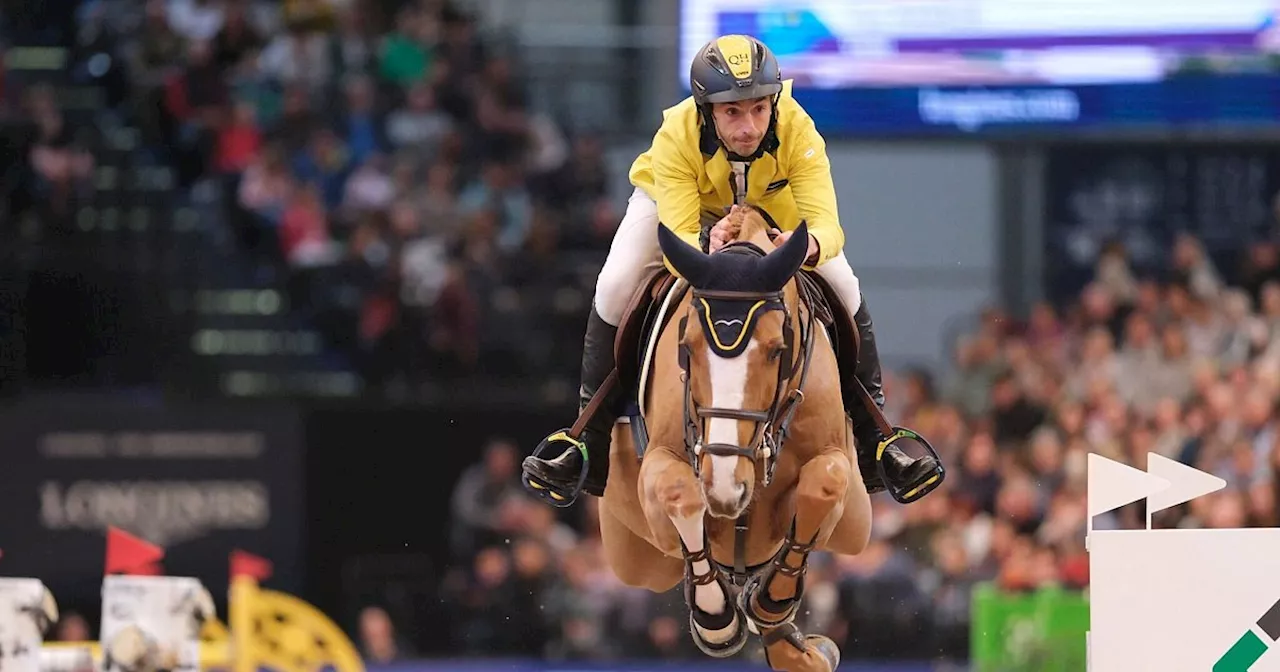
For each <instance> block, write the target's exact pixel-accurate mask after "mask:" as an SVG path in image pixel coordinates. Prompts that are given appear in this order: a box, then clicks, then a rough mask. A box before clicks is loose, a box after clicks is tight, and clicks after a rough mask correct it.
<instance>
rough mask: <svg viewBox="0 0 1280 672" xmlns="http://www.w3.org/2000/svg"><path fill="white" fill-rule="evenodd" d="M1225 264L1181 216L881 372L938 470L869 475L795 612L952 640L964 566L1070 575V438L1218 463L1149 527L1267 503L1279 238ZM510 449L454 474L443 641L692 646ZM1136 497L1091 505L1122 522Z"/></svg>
mask: <svg viewBox="0 0 1280 672" xmlns="http://www.w3.org/2000/svg"><path fill="white" fill-rule="evenodd" d="M1228 270H1230V271H1233V272H1232V273H1230V274H1224V273H1222V272H1220V270H1219V269H1218V268H1216V267H1215V265H1214V264H1213V263H1212V262H1211V260H1210V259H1209V257H1208V256H1207V255H1206V254H1205V253H1204V251H1203V250H1202V249H1201V247H1200V245H1199V244H1198V243H1197V241H1195V240H1194V239H1192V238H1190V237H1185V236H1184V237H1181V238H1179V239H1178V241H1177V242H1176V244H1175V245H1174V247H1173V250H1172V259H1171V260H1170V264H1169V270H1168V271H1167V272H1165V273H1162V274H1160V275H1159V276H1158V277H1147V276H1145V275H1141V274H1137V273H1135V272H1134V271H1132V270H1131V269H1130V267H1129V264H1128V263H1127V261H1126V259H1125V256H1124V251H1123V250H1122V249H1120V248H1118V247H1113V248H1111V249H1110V250H1109V251H1108V252H1107V253H1106V254H1104V255H1103V256H1102V258H1101V259H1100V261H1099V263H1098V266H1097V273H1096V277H1095V279H1094V281H1093V282H1092V283H1091V284H1089V286H1088V287H1086V288H1085V289H1084V291H1083V292H1082V293H1081V294H1080V297H1079V300H1078V302H1076V303H1074V304H1072V305H1069V306H1063V307H1059V308H1055V307H1053V306H1050V305H1048V304H1042V305H1038V306H1036V307H1035V309H1034V310H1033V311H1031V313H1030V315H1029V317H1028V318H1027V319H1025V320H1019V319H1014V318H1012V317H1010V316H1008V315H1005V314H1002V313H1001V312H1000V311H997V310H990V311H988V312H987V313H986V314H985V315H984V316H983V319H982V320H981V323H980V326H979V327H977V328H976V329H975V330H974V331H973V332H972V333H969V334H967V335H966V336H965V337H964V338H963V339H962V340H961V341H960V342H959V344H958V345H957V347H956V350H955V360H954V362H953V367H952V369H953V371H952V373H950V374H949V375H948V376H947V377H945V378H943V379H940V380H938V381H936V382H935V380H934V376H933V375H931V374H929V373H926V372H919V371H916V372H898V373H891V374H888V377H887V392H888V399H889V404H888V408H887V412H888V414H889V416H890V419H891V421H893V422H894V423H895V424H904V425H907V426H910V427H913V428H915V429H918V430H919V431H921V432H922V433H923V434H924V435H925V436H927V437H929V439H930V440H931V442H932V443H933V445H934V446H935V448H937V450H938V451H939V453H940V454H941V455H942V456H943V459H944V461H945V462H946V464H947V465H948V467H949V469H950V474H949V477H948V482H947V484H946V485H945V486H944V487H943V488H941V489H940V490H938V491H936V492H935V493H934V494H931V495H930V496H929V497H927V498H925V499H924V500H922V501H921V502H919V503H916V504H913V505H910V506H905V507H904V506H901V505H898V504H897V503H895V502H893V501H892V500H891V499H889V498H888V497H887V496H886V495H883V494H880V495H876V496H875V497H873V506H874V516H875V518H874V520H875V523H874V526H873V533H872V535H873V538H872V541H871V545H870V546H869V547H868V548H867V550H866V552H864V553H863V554H862V555H860V556H858V557H852V558H834V557H830V556H826V555H822V554H819V555H817V556H815V557H814V558H813V560H812V562H813V563H814V569H813V570H812V571H811V573H810V574H809V576H808V579H807V586H808V588H807V590H808V593H807V597H806V605H805V606H806V609H805V610H804V613H803V615H802V625H803V627H805V628H808V629H810V630H811V631H814V632H826V633H828V634H831V635H832V636H834V637H835V638H836V639H837V640H838V641H841V642H842V643H843V644H844V647H845V650H846V651H851V652H852V651H856V652H857V655H858V656H859V657H901V658H912V659H921V658H934V657H941V658H950V659H953V660H962V661H963V660H966V659H967V650H968V644H969V619H970V605H971V603H970V598H971V595H972V591H973V589H974V587H975V586H976V585H977V584H979V583H982V582H993V583H994V584H995V585H997V586H999V587H1000V588H1002V589H1005V590H1009V591H1026V590H1034V589H1037V588H1041V587H1045V586H1058V587H1062V588H1065V589H1068V590H1078V589H1083V588H1086V587H1087V586H1088V581H1089V575H1088V557H1087V555H1086V553H1085V549H1084V529H1085V511H1086V508H1085V504H1086V501H1085V477H1086V462H1087V460H1086V456H1087V454H1088V453H1090V452H1096V453H1100V454H1102V455H1106V456H1108V457H1111V458H1113V459H1116V460H1119V461H1122V462H1125V463H1128V464H1131V465H1133V466H1136V467H1138V468H1143V469H1145V464H1146V454H1147V452H1149V451H1151V452H1156V453H1159V454H1161V455H1164V456H1166V457H1170V458H1173V459H1176V460H1180V461H1183V462H1185V463H1187V464H1191V465H1194V466H1197V467H1198V468H1200V469H1203V470H1205V471H1209V472H1212V473H1215V474H1218V475H1220V476H1222V477H1223V478H1225V479H1226V480H1227V481H1228V487H1227V488H1226V489H1225V490H1223V491H1221V492H1218V493H1215V494H1213V495H1209V496H1206V497H1202V498H1199V499H1196V500H1193V501H1192V502H1190V503H1189V504H1185V505H1182V506H1179V507H1175V508H1173V509H1170V510H1168V511H1164V512H1161V513H1159V514H1157V515H1156V516H1155V520H1154V525H1155V526H1157V527H1173V526H1180V527H1244V526H1274V525H1276V524H1277V523H1280V517H1278V514H1277V505H1276V478H1277V473H1280V471H1278V468H1280V432H1278V431H1277V429H1278V425H1277V422H1276V420H1275V417H1276V414H1275V413H1274V410H1275V408H1276V402H1277V399H1278V395H1280V246H1277V244H1275V243H1273V242H1262V243H1257V244H1255V245H1253V246H1252V247H1250V248H1249V249H1248V251H1247V258H1246V260H1245V263H1244V265H1243V267H1242V268H1241V269H1239V270H1238V272H1235V271H1237V269H1228ZM1224 278H1230V279H1233V280H1234V283H1233V284H1231V285H1229V284H1228V283H1227V282H1226V280H1225V279H1224ZM518 457H519V455H518V451H517V450H516V448H515V447H514V446H510V445H506V444H504V443H502V442H495V443H494V444H492V445H491V446H490V448H489V449H488V451H487V453H486V457H485V461H484V463H483V464H481V465H477V466H476V467H475V468H474V469H473V471H472V472H470V473H468V474H467V476H466V477H465V478H463V479H462V480H461V481H460V482H459V483H458V485H457V490H456V492H455V500H454V517H455V525H456V534H455V535H454V538H453V540H452V543H453V550H454V552H455V555H456V557H457V558H458V561H459V564H458V565H457V566H456V567H455V569H454V571H453V573H452V574H451V575H450V576H449V577H448V579H447V580H446V588H445V593H446V594H447V595H452V596H454V598H453V599H454V600H455V601H456V605H457V606H455V607H454V609H455V611H453V612H451V613H456V614H459V618H458V619H457V620H456V630H455V632H454V633H453V636H454V637H455V645H456V646H457V647H458V650H461V651H470V652H475V653H479V652H491V651H503V652H507V653H511V654H513V655H518V654H523V655H547V656H553V657H588V658H610V657H615V656H643V655H650V654H661V655H662V656H664V657H666V656H672V655H681V654H687V655H690V656H695V657H696V656H697V655H699V654H697V653H696V652H695V651H694V650H693V649H692V648H691V644H690V641H689V636H688V632H687V627H686V621H685V620H684V619H685V616H684V606H683V604H682V599H681V597H680V593H679V591H673V592H672V593H669V594H666V595H662V596H656V595H651V594H648V593H646V592H645V591H643V590H635V589H628V588H626V587H624V586H621V585H620V584H619V583H618V582H617V580H616V579H615V578H614V577H613V576H612V575H611V573H610V571H609V569H608V567H607V566H606V565H605V564H604V562H603V560H602V557H601V551H600V540H599V537H598V533H597V532H596V526H595V521H594V518H593V516H594V515H595V513H596V508H595V502H596V500H594V498H584V499H585V501H586V503H585V504H581V505H579V508H578V509H576V511H580V513H579V514H577V515H580V516H581V518H580V519H569V520H567V521H562V520H558V519H557V518H556V517H555V515H554V514H553V510H552V509H550V508H549V507H546V506H544V505H542V504H538V503H533V502H531V501H530V500H528V499H527V498H526V496H525V495H524V493H523V492H522V491H521V490H520V487H519V484H518V480H517V469H518ZM1142 507H1143V504H1142V503H1141V502H1139V503H1136V504H1133V505H1130V506H1127V507H1124V508H1122V509H1119V510H1117V511H1116V512H1113V513H1111V514H1107V515H1104V516H1101V517H1099V518H1098V519H1096V520H1095V526H1096V527H1098V528H1099V529H1107V528H1125V529H1133V528H1141V527H1143V526H1144V525H1145V517H1144V514H1145V511H1144V509H1143V508H1142ZM566 523H569V524H566ZM508 622H519V623H523V624H528V628H529V629H524V628H521V629H512V628H507V627H503V625H502V624H504V623H508Z"/></svg>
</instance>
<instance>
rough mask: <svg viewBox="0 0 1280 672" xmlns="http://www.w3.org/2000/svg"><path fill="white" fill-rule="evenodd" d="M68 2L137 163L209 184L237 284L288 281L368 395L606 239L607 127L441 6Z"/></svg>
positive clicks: (449, 349) (462, 357) (455, 350)
mask: <svg viewBox="0 0 1280 672" xmlns="http://www.w3.org/2000/svg"><path fill="white" fill-rule="evenodd" d="M78 16H79V23H78V26H79V28H78V31H79V32H78V35H77V37H76V39H75V44H76V47H75V49H73V60H74V61H75V62H76V63H77V65H76V68H77V70H76V72H77V73H78V74H77V77H79V79H80V80H82V81H93V82H94V83H96V84H98V85H99V86H101V87H102V88H103V89H104V90H106V91H107V98H108V101H107V105H106V106H105V108H104V110H103V113H104V114H111V115H116V116H117V117H118V118H119V119H123V120H124V121H125V122H126V123H129V124H131V125H133V126H135V127H137V128H138V129H139V130H140V131H141V133H140V135H141V141H142V142H141V145H142V147H141V149H140V151H139V152H138V156H139V157H140V158H139V160H149V161H151V162H153V163H155V164H159V165H167V166H169V167H171V168H172V169H173V170H174V173H175V174H176V177H177V186H178V189H179V191H180V193H183V194H187V195H189V196H190V198H191V199H192V200H193V201H195V202H202V203H206V204H207V201H198V198H199V197H200V196H199V195H205V194H214V195H215V196H214V197H212V199H213V202H214V203H215V204H216V206H217V207H214V208H211V209H212V210H215V211H217V213H216V214H218V215H220V220H221V224H222V225H224V226H226V227H227V228H229V229H230V230H231V231H232V232H233V235H234V237H235V239H236V240H237V241H238V243H239V244H240V245H241V246H242V248H243V249H244V251H245V253H246V256H247V257H248V258H250V259H252V260H253V271H252V277H253V280H254V281H255V282H259V283H268V284H270V283H274V284H277V285H280V286H283V287H286V288H287V289H288V290H289V292H290V295H291V297H292V299H293V301H292V302H291V304H292V306H293V308H294V310H296V311H299V312H302V313H304V314H305V315H306V316H307V317H309V318H310V319H312V320H313V321H314V324H315V326H317V327H318V328H320V329H321V331H323V332H324V333H325V334H326V335H327V336H329V337H330V338H329V340H330V343H331V344H332V346H333V347H336V348H341V349H343V350H345V351H346V353H347V354H348V355H350V359H351V360H352V361H353V362H354V363H355V364H356V365H357V367H358V369H359V370H360V372H361V373H363V374H364V375H365V377H366V379H367V382H368V383H369V387H370V388H373V389H376V388H378V387H379V386H380V385H381V384H382V383H385V382H386V381H388V379H392V378H397V377H399V378H401V379H406V378H407V379H408V382H410V383H413V382H416V381H418V380H420V379H422V378H423V377H424V376H427V375H429V374H430V373H431V372H436V373H438V372H441V371H451V372H453V373H455V374H457V373H459V372H460V373H470V372H473V371H474V370H475V369H476V368H477V367H478V366H480V365H482V364H483V361H482V358H481V357H480V354H481V353H480V349H479V347H478V345H477V344H481V343H484V342H485V338H484V333H485V332H484V329H485V325H484V319H485V315H486V313H487V307H488V306H489V304H490V303H491V297H492V296H493V295H494V294H495V293H496V292H497V291H499V290H500V289H502V288H505V287H513V286H514V287H527V286H531V285H537V284H538V283H539V282H541V281H542V278H541V277H540V276H541V275H544V274H543V273H542V271H543V270H544V269H546V268H548V267H554V262H555V259H556V258H557V256H558V255H560V254H562V253H564V252H565V251H580V252H582V253H583V254H584V255H586V256H588V257H590V256H592V255H595V256H602V251H603V250H605V249H607V247H608V243H609V240H610V238H611V234H612V230H613V229H614V228H615V227H616V225H617V221H618V216H619V214H618V213H616V212H614V210H615V208H614V206H613V204H612V203H611V202H610V201H609V200H608V199H607V198H606V185H607V184H608V180H609V179H610V177H611V176H610V173H609V171H608V170H607V169H606V166H605V162H604V154H603V144H602V139H601V138H600V137H599V136H598V135H595V134H593V133H588V132H579V133H577V134H573V135H571V134H569V133H567V132H566V131H565V130H564V129H563V127H562V125H561V124H559V123H557V121H556V120H554V119H552V118H550V117H548V116H547V115H545V114H542V113H540V112H539V111H537V110H535V109H533V108H532V107H531V105H530V104H529V92H528V91H526V90H525V86H524V83H523V82H522V79H521V77H520V73H519V72H518V55H517V54H516V53H515V52H513V51H511V50H510V49H508V48H505V47H504V44H505V42H504V41H503V40H500V39H497V37H494V38H493V39H489V37H488V36H487V34H486V33H485V32H484V31H482V30H481V27H480V22H479V20H478V18H477V17H475V16H473V15H471V14H468V13H465V12H463V11H461V10H460V9H459V8H457V7H455V6H454V4H452V3H450V2H448V1H447V0H410V1H409V2H402V3H401V2H397V3H380V2H376V1H374V0H342V1H338V0H296V1H292V0H290V1H286V2H283V3H280V2H271V1H267V0H148V1H147V2H145V3H135V2H126V1H124V0H89V1H86V2H84V3H83V4H82V5H81V6H80V9H79V10H78ZM98 54H107V55H109V56H110V57H112V60H110V61H105V62H106V63H110V64H112V66H111V67H110V68H108V70H107V74H105V75H104V74H103V73H101V72H99V70H101V66H102V64H103V63H104V61H98V62H97V67H96V69H95V66H94V65H93V57H94V56H95V55H98ZM108 75H110V76H108ZM39 102H40V101H39V100H36V101H35V103H39ZM30 114H31V116H32V117H33V118H37V119H39V118H42V117H43V116H45V115H44V113H42V112H41V111H40V110H36V109H32V110H30ZM55 117H56V115H50V118H55ZM56 131H57V129H53V130H51V131H49V132H50V133H56ZM86 160H87V159H86ZM63 163H64V164H67V171H79V173H83V172H84V170H87V166H82V165H80V164H78V163H74V162H70V161H68V162H63ZM67 171H64V172H67ZM79 173H77V174H79ZM42 200H44V201H47V202H53V203H56V202H66V199H61V201H60V200H59V199H58V198H46V199H42Z"/></svg>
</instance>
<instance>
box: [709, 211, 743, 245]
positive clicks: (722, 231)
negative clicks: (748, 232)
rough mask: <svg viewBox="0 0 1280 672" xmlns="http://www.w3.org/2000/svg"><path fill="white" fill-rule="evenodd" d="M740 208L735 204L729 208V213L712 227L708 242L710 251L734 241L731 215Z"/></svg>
mask: <svg viewBox="0 0 1280 672" xmlns="http://www.w3.org/2000/svg"><path fill="white" fill-rule="evenodd" d="M737 208H738V206H736V205H734V206H732V207H730V208H729V214H726V215H725V216H724V217H721V218H720V221H718V222H716V225H715V226H713V227H711V232H710V234H709V238H710V242H708V243H707V251H708V252H716V251H718V250H719V249H720V248H722V247H724V246H725V245H728V244H729V243H732V242H733V239H734V237H735V236H734V234H732V233H730V232H729V216H730V215H732V214H733V212H734V211H735V210H736V209H737Z"/></svg>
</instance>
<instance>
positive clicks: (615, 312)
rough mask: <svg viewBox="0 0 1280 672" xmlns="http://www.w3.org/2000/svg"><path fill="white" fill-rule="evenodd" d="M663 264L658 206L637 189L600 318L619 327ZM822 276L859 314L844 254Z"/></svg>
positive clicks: (614, 252)
mask: <svg viewBox="0 0 1280 672" xmlns="http://www.w3.org/2000/svg"><path fill="white" fill-rule="evenodd" d="M661 264H662V250H661V248H659V247H658V204H657V203H655V202H654V201H653V199H652V198H649V195H648V194H646V193H644V192H643V191H641V190H640V189H636V190H635V191H634V192H633V193H632V194H631V198H630V200H628V201H627V213H626V214H625V215H623V217H622V223H621V224H619V225H618V231H617V233H615V234H613V243H612V244H610V245H609V256H608V258H607V259H605V260H604V268H601V269H600V276H599V277H597V278H596V296H595V307H596V312H597V313H599V314H600V317H601V318H603V319H604V321H605V322H608V323H609V324H611V325H613V326H615V327H616V326H618V323H620V322H621V321H622V314H623V312H625V311H626V309H627V304H628V303H629V302H630V301H631V296H632V295H633V294H635V291H636V288H637V287H639V286H640V281H641V280H643V279H644V276H645V274H646V273H648V272H649V271H650V270H652V269H654V268H657V267H658V266H659V265H661ZM818 275H821V276H822V278H823V279H824V280H826V281H827V282H829V283H831V287H832V288H833V289H835V291H836V293H837V294H839V295H840V298H841V299H842V300H843V301H844V304H845V306H846V307H847V308H848V309H849V314H850V315H852V314H854V313H855V312H857V311H858V308H859V307H860V306H861V305H862V288H861V285H860V284H859V282H858V276H856V275H854V274H853V267H851V266H849V260H848V259H847V258H845V256H844V250H841V251H840V254H838V255H836V256H835V257H833V258H831V259H830V260H829V261H827V262H826V263H824V264H822V265H821V266H819V267H818Z"/></svg>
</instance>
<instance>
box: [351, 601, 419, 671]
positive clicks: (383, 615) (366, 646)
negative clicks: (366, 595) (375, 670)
mask: <svg viewBox="0 0 1280 672" xmlns="http://www.w3.org/2000/svg"><path fill="white" fill-rule="evenodd" d="M359 642H360V657H361V658H363V659H364V661H365V662H366V663H370V664H374V665H386V664H388V663H395V662H399V661H404V660H412V659H413V658H414V652H413V649H412V647H410V646H409V644H408V642H405V641H404V639H403V638H402V637H400V635H399V633H397V632H396V627H395V624H393V623H392V622H391V616H390V615H388V614H387V612H386V610H385V609H382V608H381V607H365V608H364V609H362V610H361V611H360V628H359Z"/></svg>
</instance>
